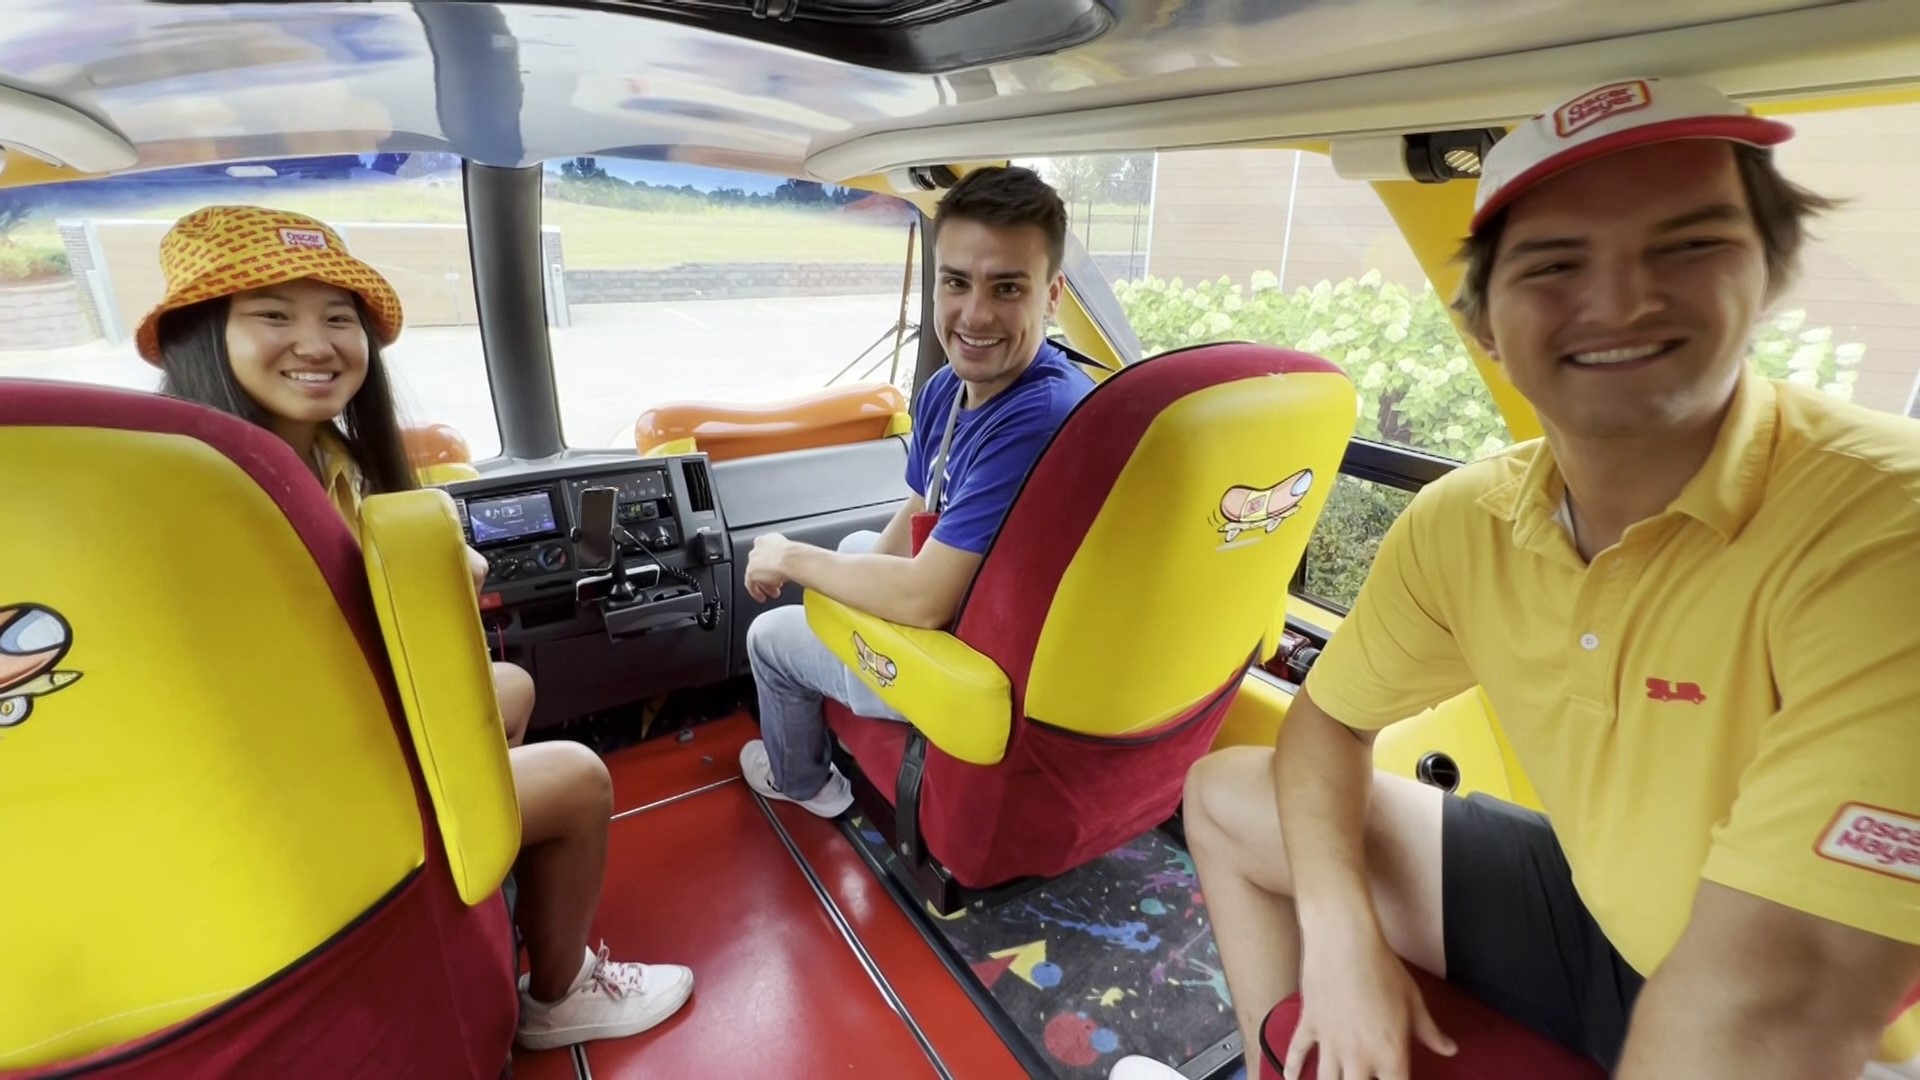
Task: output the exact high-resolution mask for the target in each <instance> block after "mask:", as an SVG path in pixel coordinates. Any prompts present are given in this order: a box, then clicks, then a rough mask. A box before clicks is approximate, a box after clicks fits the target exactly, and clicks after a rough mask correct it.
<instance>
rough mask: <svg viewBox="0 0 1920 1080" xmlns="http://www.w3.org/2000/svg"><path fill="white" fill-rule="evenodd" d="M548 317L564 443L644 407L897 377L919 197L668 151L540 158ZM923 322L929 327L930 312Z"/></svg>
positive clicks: (619, 442)
mask: <svg viewBox="0 0 1920 1080" xmlns="http://www.w3.org/2000/svg"><path fill="white" fill-rule="evenodd" d="M541 219H542V222H543V226H544V228H545V231H546V242H545V251H546V255H547V294H548V298H549V299H548V308H549V310H548V313H547V314H548V321H549V325H550V331H549V332H550V334H551V339H552V342H553V354H554V381H555V385H556V387H557V389H558V393H559V398H560V419H561V426H562V430H563V431H564V432H565V434H566V440H567V443H568V445H570V446H576V447H590V448H606V447H619V448H623V449H630V448H632V447H633V446H634V422H635V420H636V419H638V418H639V416H640V415H641V414H642V413H644V412H646V411H647V410H648V409H651V408H654V407H657V406H661V405H667V404H671V403H675V402H684V401H689V400H694V401H703V402H714V403H719V404H729V403H732V404H761V403H767V402H773V401H779V400H783V399H788V398H796V397H801V396H805V395H808V394H812V393H815V392H818V391H821V390H824V389H827V388H830V387H836V386H844V385H848V384H852V383H876V382H877V383H886V382H891V383H893V384H894V385H895V386H897V387H899V388H900V390H901V391H902V392H903V393H908V392H910V390H911V386H912V381H913V371H914V358H915V354H916V350H917V335H918V333H919V326H918V323H919V318H920V280H919V265H920V255H919V239H920V233H919V227H918V221H919V215H918V212H917V211H916V210H915V209H914V208H913V206H912V205H911V204H909V203H907V202H905V201H903V200H900V199H896V198H894V197H892V196H888V195H881V194H876V193H872V192H867V191H862V190H858V189H854V188H841V187H832V186H823V185H821V184H818V183H814V182H811V181H804V180H789V179H782V178H780V177H776V176H766V175H762V174H758V173H748V172H734V171H728V170H721V169H709V168H703V167H699V166H693V165H683V164H679V163H674V162H655V161H644V162H643V161H627V160H622V159H615V158H605V157H601V158H571V159H567V160H564V161H552V162H548V163H547V169H546V187H545V195H544V197H543V199H542V205H541ZM928 332H929V333H930V332H931V329H930V328H929V330H928Z"/></svg>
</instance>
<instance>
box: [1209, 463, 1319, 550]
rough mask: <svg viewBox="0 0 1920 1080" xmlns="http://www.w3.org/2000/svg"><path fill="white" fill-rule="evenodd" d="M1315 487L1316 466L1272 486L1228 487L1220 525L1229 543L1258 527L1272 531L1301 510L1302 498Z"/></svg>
mask: <svg viewBox="0 0 1920 1080" xmlns="http://www.w3.org/2000/svg"><path fill="white" fill-rule="evenodd" d="M1312 490H1313V470H1312V469H1301V470H1300V471H1299V472H1297V473H1294V474H1293V475H1292V476H1289V477H1287V478H1286V479H1285V480H1282V481H1280V482H1279V483H1277V484H1275V485H1273V486H1272V487H1269V488H1250V487H1231V488H1228V489H1227V493H1226V494H1225V495H1223V496H1221V497H1220V517H1221V519H1222V520H1221V522H1220V523H1219V524H1218V525H1217V526H1216V527H1217V528H1218V529H1219V530H1220V532H1221V533H1222V534H1223V535H1225V536H1226V538H1227V543H1229V544H1231V543H1233V542H1234V541H1235V540H1237V539H1239V537H1240V534H1241V533H1248V532H1252V531H1254V530H1255V529H1261V530H1264V531H1266V532H1272V531H1273V530H1275V529H1277V528H1279V527H1280V523H1281V522H1283V521H1285V520H1287V519H1288V518H1290V517H1292V516H1293V515H1295V514H1297V513H1299V512H1300V503H1301V501H1302V500H1303V499H1305V498H1306V497H1307V492H1309V491H1312Z"/></svg>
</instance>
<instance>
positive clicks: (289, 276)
mask: <svg viewBox="0 0 1920 1080" xmlns="http://www.w3.org/2000/svg"><path fill="white" fill-rule="evenodd" d="M160 270H161V272H162V273H163V274H165V275H166V279H167V296H166V299H164V300H162V301H160V303H159V304H157V305H155V306H154V309H153V310H152V311H149V312H147V314H146V317H145V318H143V319H141V320H140V328H139V329H138V330H136V331H135V332H134V335H133V343H134V348H136V349H138V350H139V352H140V356H141V358H142V359H144V360H146V361H147V362H148V363H150V364H153V365H155V366H158V365H159V363H160V334H159V328H160V316H162V315H164V314H166V313H167V312H169V311H173V310H175V309H176V308H183V307H188V306H190V305H192V304H198V303H200V302H201V301H204V300H212V299H215V298H217V297H222V296H232V295H233V294H235V293H238V292H245V291H246V290H248V289H260V288H265V287H266V286H268V285H279V284H281V283H282V282H287V281H295V280H298V279H300V278H313V279H314V280H315V281H324V282H326V283H327V284H329V285H337V286H339V287H340V288H342V289H346V290H348V291H350V292H354V293H358V294H359V295H360V298H361V300H362V301H364V302H365V304H366V309H367V318H368V319H369V321H370V322H371V323H372V325H370V326H369V327H368V328H367V329H368V331H369V332H370V333H372V334H373V336H374V338H375V339H376V340H377V341H379V342H380V344H381V345H382V346H386V345H391V344H393V342H394V339H395V338H397V337H399V336H400V324H401V318H400V297H399V295H398V294H396V293H395V292H394V291H393V286H392V285H389V284H388V283H387V279H386V278H384V277H381V276H380V272H379V271H377V270H375V269H374V268H373V267H371V266H368V265H367V264H366V263H363V262H361V261H360V260H359V259H356V258H354V257H353V256H352V255H349V254H347V246H346V245H345V244H344V243H341V241H340V234H339V233H336V232H334V231H333V229H331V228H330V227H328V226H327V225H326V224H325V223H324V222H320V221H316V220H314V219H313V218H310V217H307V216H306V215H305V214H294V213H289V212H288V211H285V210H268V209H265V208H263V207H258V206H209V207H205V208H203V209H200V210H195V211H194V212H193V213H191V214H188V215H187V216H186V217H183V218H181V219H180V220H179V221H178V222H176V223H175V224H174V226H173V228H171V229H168V230H167V235H166V236H164V237H161V239H160Z"/></svg>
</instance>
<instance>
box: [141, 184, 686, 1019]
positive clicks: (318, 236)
mask: <svg viewBox="0 0 1920 1080" xmlns="http://www.w3.org/2000/svg"><path fill="white" fill-rule="evenodd" d="M160 265H161V269H162V271H163V272H164V274H165V276H166V288H167V292H166V297H165V299H163V300H161V301H160V303H158V304H157V305H155V306H154V308H153V310H152V311H150V312H148V313H147V315H146V317H145V318H144V319H142V320H141V322H140V326H139V329H138V330H137V331H136V333H135V335H134V343H135V348H136V349H138V351H139V353H140V355H141V356H142V357H143V358H145V359H146V360H147V361H148V362H149V363H152V364H154V365H156V366H158V367H159V368H160V369H161V371H162V372H164V376H165V377H164V379H163V381H162V383H161V387H160V389H161V392H162V393H165V394H169V395H172V396H175V397H181V398H186V399H188V400H192V401H197V402H199V403H201V404H203V405H208V406H211V407H213V408H216V409H219V410H221V411H223V412H227V413H230V414H232V415H235V416H239V417H241V418H243V419H246V420H249V421H251V422H252V423H255V424H257V425H259V426H261V427H263V428H266V429H267V430H269V431H272V432H273V433H275V434H276V435H278V436H280V438H281V439H283V440H285V441H286V443H287V444H288V445H289V446H291V447H292V448H293V449H294V451H295V452H296V453H298V454H299V455H300V456H301V458H302V460H304V461H306V462H307V463H308V465H309V466H310V467H311V468H312V470H313V474H314V476H315V477H317V478H318V479H319V481H320V483H321V485H322V486H323V487H325V488H326V489H327V491H328V493H329V495H331V497H332V498H333V501H334V505H335V507H336V508H337V509H338V510H339V511H340V513H341V516H343V517H345V518H346V519H347V521H348V523H349V524H352V525H357V524H358V518H359V514H360V501H361V499H362V498H363V497H365V496H368V495H376V494H383V493H386V492H392V491H405V490H410V489H412V488H414V487H416V486H417V483H416V481H415V479H414V474H413V470H412V467H411V465H410V464H409V462H408V460H407V454H406V450H405V446H404V443H403V441H402V437H401V433H400V423H399V418H398V416H397V414H396V410H395V408H394V401H393V393H392V388H391V385H390V384H389V382H388V379H387V374H386V368H385V365H384V364H383V362H382V360H381V355H380V350H381V349H382V348H383V347H385V346H388V345H391V344H393V342H394V340H395V339H396V338H398V337H399V334H400V327H401V323H402V316H401V310H400V298H399V296H398V295H397V294H395V292H394V290H393V286H392V285H390V284H389V283H388V282H387V280H386V279H385V278H384V277H382V276H381V275H380V273H379V272H378V271H376V270H375V269H374V268H373V267H371V266H369V265H367V264H366V263H364V262H362V261H360V260H359V259H356V258H354V257H353V255H351V254H350V253H349V252H348V251H347V248H346V245H345V244H344V243H343V242H342V241H341V239H340V236H339V234H338V233H336V232H335V231H334V230H333V229H331V228H329V227H328V226H327V225H325V224H324V223H322V222H320V221H316V220H314V219H313V218H310V217H306V216H305V215H302V214H294V213H288V212H286V211H280V210H270V209H265V208H261V207H253V206H210V207H206V208H204V209H201V210H196V211H194V212H193V213H191V214H188V215H187V216H186V217H184V218H182V219H180V221H178V222H177V223H175V225H174V226H173V228H172V229H170V230H168V232H167V234H166V236H165V237H163V238H162V239H161V241H160ZM468 558H469V561H470V562H471V563H472V564H473V570H474V578H475V588H476V590H477V589H478V588H479V587H480V585H481V584H482V583H483V582H484V580H485V575H486V560H485V559H484V558H483V557H482V556H480V554H479V553H478V552H475V551H473V550H472V549H471V548H469V549H468ZM494 681H495V689H496V691H497V693H498V694H499V697H500V712H501V716H502V722H503V725H504V727H505V729H506V730H505V733H506V737H507V742H508V745H509V750H508V759H509V761H510V762H511V763H512V765H513V777H514V787H515V789H516V792H517V794H518V797H519V803H520V818H521V850H520V857H519V858H518V860H516V862H515V866H514V878H515V881H516V883H517V885H518V887H519V903H518V904H517V905H516V911H515V921H516V922H517V924H518V925H519V928H520V932H521V934H522V936H523V937H524V938H525V940H526V945H527V954H528V959H529V961H530V967H531V968H532V970H531V971H530V972H529V973H528V974H526V975H523V976H522V977H521V979H520V1030H519V1035H518V1041H519V1043H520V1045H521V1046H523V1047H525V1048H527V1049H533V1050H539V1049H547V1048H551V1047H555V1046H564V1045H567V1044H570V1043H577V1042H583V1041H586V1040H588V1039H604V1038H617V1037H620V1036H625V1035H631V1034H634V1033H636V1032H640V1031H644V1030H646V1029H648V1028H650V1027H653V1026H654V1025H656V1024H658V1023H660V1022H661V1021H662V1020H665V1019H666V1018H667V1017H668V1016H671V1015H672V1014H673V1013H674V1012H675V1011H677V1010H678V1009H679V1008H680V1006H681V1005H682V1004H684V1003H685V1002H686V1000H687V998H688V996H689V995H690V994H691V993H692V992H693V973H692V972H690V971H688V970H687V969H686V968H684V967H680V966H677V965H671V964H638V963H621V962H617V961H613V960H610V959H608V956H607V949H606V947H605V946H604V945H602V946H601V947H600V949H599V950H598V951H597V952H596V951H595V950H593V949H591V948H589V947H588V945H587V930H588V925H589V924H590V923H591V921H592V918H593V913H594V909H595V907H596V905H597V904H598V903H599V897H600V881H601V877H602V876H603V874H604V872H605V864H606V847H607V828H608V823H609V821H610V819H611V817H612V799H613V795H612V781H611V779H610V778H609V776H608V774H607V768H606V765H605V763H604V762H602V761H601V760H600V758H599V757H598V756H597V755H595V754H594V753H593V751H591V750H589V749H588V748H586V747H585V746H582V745H581V744H579V743H576V742H567V741H554V742H544V743H537V744H534V745H532V746H522V745H519V742H520V738H521V736H522V735H523V734H524V732H525V730H526V724H527V721H528V719H529V717H530V715H531V713H532V710H533V680H532V679H531V677H529V676H528V675H527V673H526V672H525V671H524V670H523V669H521V668H519V667H518V666H516V665H513V664H500V663H496V664H495V665H494Z"/></svg>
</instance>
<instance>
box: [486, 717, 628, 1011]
mask: <svg viewBox="0 0 1920 1080" xmlns="http://www.w3.org/2000/svg"><path fill="white" fill-rule="evenodd" d="M508 758H509V760H510V761H511V762H512V764H513V783H514V787H515V788H516V789H517V790H518V792H519V795H520V835H521V840H520V859H519V862H518V863H517V864H515V866H514V874H515V877H516V879H517V880H518V882H519V886H520V900H519V905H518V911H517V912H516V916H517V918H516V920H515V921H516V922H517V923H519V926H520V933H521V935H522V936H523V937H525V938H526V943H527V955H528V958H529V960H530V961H531V966H532V969H533V970H532V977H531V979H530V980H529V986H528V987H527V989H528V992H529V993H531V994H532V995H533V998H534V1000H536V1001H557V1000H559V999H560V998H562V997H564V996H566V993H567V989H568V988H569V987H570V986H572V985H573V982H574V980H575V979H576V978H578V977H579V975H580V965H581V958H582V957H583V956H585V955H586V950H587V930H588V927H589V925H590V924H591V923H592V922H593V913H594V909H595V908H597V907H598V906H599V903H600V879H601V877H602V875H603V874H604V872H605V870H606V864H607V828H608V824H609V821H610V819H611V818H612V816H613V780H612V778H611V777H609V776H608V775H607V767H606V765H605V764H604V763H602V762H601V760H600V758H599V757H598V756H597V755H595V754H594V752H593V751H592V750H589V749H587V748H586V747H585V746H582V745H580V744H579V743H576V742H543V743H535V744H533V745H532V746H519V747H515V748H514V749H513V750H512V751H510V752H509V754H508Z"/></svg>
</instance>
